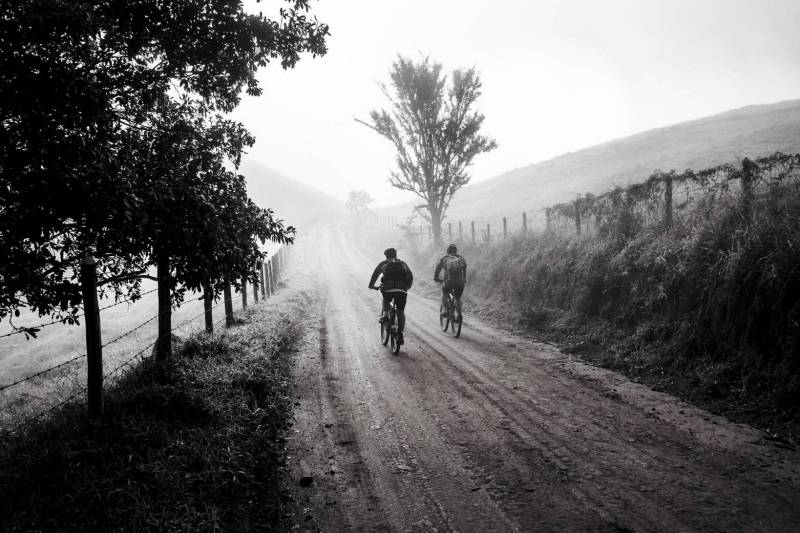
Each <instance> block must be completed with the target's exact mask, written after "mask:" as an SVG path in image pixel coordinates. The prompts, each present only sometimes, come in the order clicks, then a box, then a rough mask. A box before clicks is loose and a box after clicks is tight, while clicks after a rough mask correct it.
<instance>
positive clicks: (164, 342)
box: [156, 252, 172, 363]
mask: <svg viewBox="0 0 800 533" xmlns="http://www.w3.org/2000/svg"><path fill="white" fill-rule="evenodd" d="M169 271H170V260H169V255H168V254H166V253H163V252H161V253H159V254H158V258H157V259H156V278H157V279H158V338H157V339H156V359H158V360H159V362H161V363H164V362H165V361H166V360H167V359H169V358H171V357H172V298H171V296H172V295H171V290H172V289H171V285H172V283H171V280H170V273H169Z"/></svg>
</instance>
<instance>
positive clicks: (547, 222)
mask: <svg viewBox="0 0 800 533" xmlns="http://www.w3.org/2000/svg"><path fill="white" fill-rule="evenodd" d="M551 213H552V210H551V209H550V208H549V207H548V208H546V209H545V210H544V216H545V226H544V228H545V231H547V232H548V233H549V232H550V230H551V229H552V227H551V225H550V224H551V222H550V221H551V218H550V217H551Z"/></svg>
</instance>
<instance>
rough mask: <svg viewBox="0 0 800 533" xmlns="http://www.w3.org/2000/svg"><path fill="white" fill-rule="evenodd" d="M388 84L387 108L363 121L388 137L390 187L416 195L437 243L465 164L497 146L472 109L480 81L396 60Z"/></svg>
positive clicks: (426, 62)
mask: <svg viewBox="0 0 800 533" xmlns="http://www.w3.org/2000/svg"><path fill="white" fill-rule="evenodd" d="M390 77H391V86H390V87H389V86H386V85H382V86H381V88H382V90H383V92H384V94H385V95H386V97H387V98H388V99H389V102H390V104H391V108H390V109H389V110H380V111H378V110H373V111H372V112H371V113H370V122H369V123H366V122H365V123H364V124H366V125H367V126H369V127H371V128H372V129H374V130H375V131H376V132H377V133H378V134H379V135H381V136H383V137H385V138H386V139H388V140H389V141H390V142H391V143H392V145H393V146H394V148H395V150H396V153H397V155H396V163H397V171H396V172H393V173H392V175H391V177H390V183H391V184H392V185H393V186H394V187H397V188H398V189H401V190H404V191H410V192H413V193H414V194H416V195H417V196H419V197H420V198H421V199H422V200H423V203H422V204H420V205H419V206H417V211H418V212H419V213H420V214H421V215H422V216H423V217H424V218H426V219H427V220H428V221H430V223H431V225H432V227H433V231H434V237H435V238H436V240H437V242H439V243H441V225H442V221H443V220H444V217H445V214H446V212H447V208H448V206H449V205H450V202H451V200H452V198H453V195H454V194H455V193H456V192H457V191H458V190H459V189H460V188H461V187H463V186H464V185H466V184H467V183H468V182H469V179H470V175H469V173H468V169H469V166H470V165H471V164H472V161H473V159H474V158H475V157H476V156H477V155H478V154H481V153H484V152H488V151H490V150H493V149H494V148H496V147H497V144H496V143H495V141H494V140H493V139H491V138H489V137H486V136H484V135H481V134H480V129H481V126H482V125H483V121H484V116H483V114H481V113H479V112H478V111H475V110H474V106H475V103H476V101H477V99H478V97H480V95H481V81H480V77H479V76H478V74H477V72H476V71H475V69H473V68H469V69H456V70H454V71H453V72H452V73H451V74H450V75H449V77H448V76H447V75H446V74H444V73H443V72H442V65H441V64H439V63H436V62H432V61H431V60H430V59H429V58H424V59H422V60H421V61H420V62H414V61H412V60H410V59H407V58H404V57H402V56H398V58H397V61H395V62H394V63H392V68H391V70H390Z"/></svg>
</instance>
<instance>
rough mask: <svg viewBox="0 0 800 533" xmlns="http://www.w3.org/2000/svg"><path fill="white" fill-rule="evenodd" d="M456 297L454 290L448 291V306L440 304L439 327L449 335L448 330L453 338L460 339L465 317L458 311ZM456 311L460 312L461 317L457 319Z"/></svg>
mask: <svg viewBox="0 0 800 533" xmlns="http://www.w3.org/2000/svg"><path fill="white" fill-rule="evenodd" d="M457 307H458V304H456V297H455V296H454V295H453V289H450V290H448V291H447V306H445V305H444V304H439V326H440V327H441V328H442V331H444V332H445V333H447V330H448V328H449V329H450V331H452V333H453V337H455V338H458V337H459V336H460V335H461V322H462V320H463V316H462V315H461V312H460V311H461V309H456V308H457ZM456 311H459V313H458V314H459V316H458V317H456Z"/></svg>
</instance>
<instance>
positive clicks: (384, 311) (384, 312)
mask: <svg viewBox="0 0 800 533" xmlns="http://www.w3.org/2000/svg"><path fill="white" fill-rule="evenodd" d="M381 295H382V296H383V301H382V302H381V306H382V307H381V319H386V318H387V317H388V316H389V302H390V301H391V300H392V294H391V293H389V292H383V291H381Z"/></svg>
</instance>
